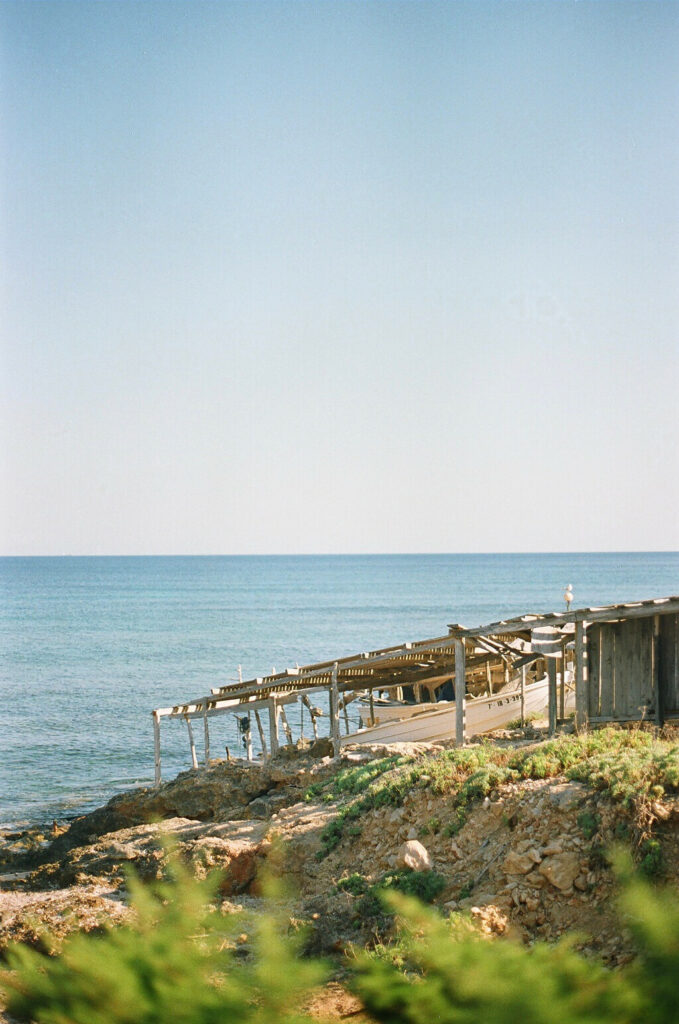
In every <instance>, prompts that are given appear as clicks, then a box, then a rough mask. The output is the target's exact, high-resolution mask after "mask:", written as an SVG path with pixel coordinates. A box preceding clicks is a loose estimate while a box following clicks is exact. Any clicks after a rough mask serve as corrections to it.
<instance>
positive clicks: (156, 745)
mask: <svg viewBox="0 0 679 1024" xmlns="http://www.w3.org/2000/svg"><path fill="white" fill-rule="evenodd" d="M153 754H154V758H153V759H154V764H155V778H156V786H159V785H160V783H161V782H162V775H161V767H160V715H159V714H158V713H157V712H156V711H154V712H153Z"/></svg>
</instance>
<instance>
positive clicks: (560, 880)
mask: <svg viewBox="0 0 679 1024" xmlns="http://www.w3.org/2000/svg"><path fill="white" fill-rule="evenodd" d="M538 871H539V872H540V874H542V875H544V877H545V878H546V879H547V881H548V882H550V883H551V884H552V885H553V886H554V887H555V888H556V889H560V890H561V891H562V892H563V891H564V890H566V889H570V888H571V887H572V885H573V882H574V881H575V879H576V878H577V877H578V875H579V874H580V858H579V857H578V855H577V854H576V853H556V854H554V856H553V857H548V858H546V860H543V862H542V864H541V865H540V867H539V868H538Z"/></svg>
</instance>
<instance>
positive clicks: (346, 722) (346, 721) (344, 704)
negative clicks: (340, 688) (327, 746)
mask: <svg viewBox="0 0 679 1024" xmlns="http://www.w3.org/2000/svg"><path fill="white" fill-rule="evenodd" d="M342 711H343V712H344V728H345V730H346V734H347V736H348V735H349V733H350V732H351V729H350V728H349V711H348V710H347V695H346V693H345V694H344V698H343V700H342Z"/></svg>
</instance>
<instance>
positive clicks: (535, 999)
mask: <svg viewBox="0 0 679 1024" xmlns="http://www.w3.org/2000/svg"><path fill="white" fill-rule="evenodd" d="M391 902H392V905H393V909H394V910H395V911H397V912H398V913H399V915H400V916H401V921H402V927H401V933H400V935H399V938H398V940H397V942H396V943H395V948H394V951H393V954H391V950H390V948H389V947H388V946H387V947H385V946H383V947H381V948H380V949H379V950H378V951H376V952H375V953H374V954H373V955H369V954H363V955H361V956H359V958H358V972H357V977H356V982H355V986H356V990H357V992H358V993H359V995H360V996H361V998H362V1000H363V1002H364V1003H365V1005H366V1007H367V1009H368V1010H369V1012H370V1013H371V1014H372V1015H373V1016H374V1017H375V1019H376V1020H378V1021H385V1022H386V1021H388V1022H389V1024H424V1022H425V1021H437V1022H439V1024H448V1022H450V1024H458V1022H459V1024H478V1022H480V1021H483V1022H484V1024H514V1022H516V1021H521V1022H525V1024H547V1022H549V1024H595V1022H596V1024H605V1022H610V1024H613V1022H614V1021H615V1022H616V1024H625V1022H626V1024H630V1022H632V1021H637V1020H639V1021H640V1020H641V1019H643V1018H642V1016H641V1009H642V1006H643V1000H642V998H641V993H639V992H638V991H637V990H635V988H634V987H633V986H632V985H631V984H630V983H629V981H628V979H627V978H626V977H622V976H620V975H617V974H614V973H610V972H607V971H606V970H605V969H604V968H602V967H600V966H598V965H596V964H593V963H591V962H587V961H585V960H584V958H582V957H581V956H579V955H578V954H577V953H576V952H575V951H573V950H572V949H571V948H569V946H568V945H565V944H562V945H559V946H556V947H550V946H547V945H545V944H536V945H535V946H534V947H533V949H532V950H530V951H527V950H525V949H523V948H522V947H521V946H518V945H516V944H514V943H511V942H495V943H489V942H484V941H482V940H480V939H479V938H478V937H477V936H475V935H474V934H473V933H472V932H471V930H470V929H469V928H468V927H467V926H465V924H464V923H460V922H459V921H458V920H456V919H455V918H453V919H452V920H451V921H443V920H442V919H441V918H440V917H438V916H437V915H435V914H433V913H432V912H431V911H427V910H426V909H425V908H423V907H420V906H418V905H417V904H416V903H415V902H414V901H409V900H405V899H403V897H401V898H400V899H399V898H397V897H395V896H392V897H391ZM390 954H391V955H390ZM667 1019H668V1021H669V1020H670V1019H671V1018H667Z"/></svg>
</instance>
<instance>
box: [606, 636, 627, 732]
mask: <svg viewBox="0 0 679 1024" xmlns="http://www.w3.org/2000/svg"><path fill="white" fill-rule="evenodd" d="M620 626H621V623H619V622H615V623H612V624H611V627H610V628H611V633H612V635H613V637H614V646H613V659H614V661H613V672H614V675H615V692H614V694H613V717H614V718H615V717H616V716H618V715H627V714H628V711H627V677H628V675H629V666H628V664H627V645H626V644H625V636H624V633H622V632H621V629H620Z"/></svg>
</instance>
